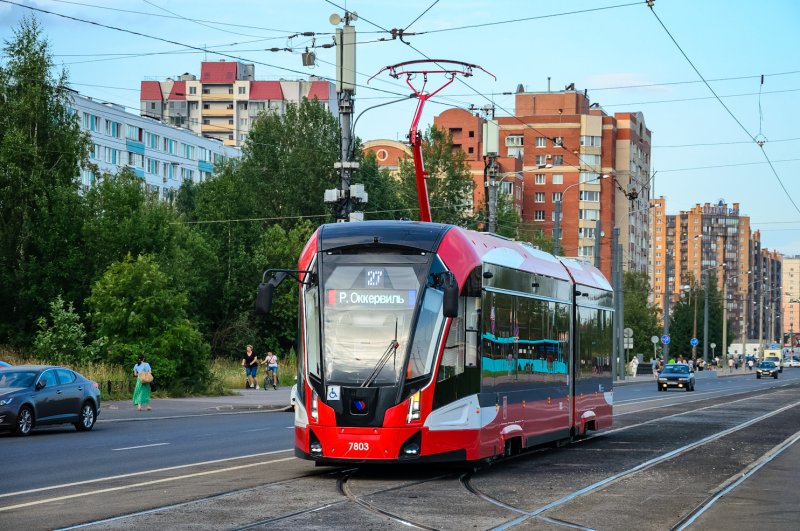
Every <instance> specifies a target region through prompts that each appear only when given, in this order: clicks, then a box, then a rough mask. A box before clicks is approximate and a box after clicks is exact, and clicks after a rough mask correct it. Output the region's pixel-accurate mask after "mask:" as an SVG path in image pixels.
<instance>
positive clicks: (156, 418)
mask: <svg viewBox="0 0 800 531" xmlns="http://www.w3.org/2000/svg"><path fill="white" fill-rule="evenodd" d="M255 413H282V411H281V410H280V409H267V408H264V409H255V410H249V411H224V412H223V411H219V412H217V413H192V414H190V415H169V416H163V417H151V416H150V415H146V416H142V417H132V418H129V419H97V423H98V424H99V423H112V422H144V421H147V420H172V419H188V418H192V417H216V416H218V415H253V414H255Z"/></svg>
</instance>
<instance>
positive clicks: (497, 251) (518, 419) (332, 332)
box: [258, 221, 613, 464]
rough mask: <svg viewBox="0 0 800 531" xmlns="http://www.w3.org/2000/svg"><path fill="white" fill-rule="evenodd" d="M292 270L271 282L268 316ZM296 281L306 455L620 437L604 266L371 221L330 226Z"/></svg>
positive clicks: (415, 452)
mask: <svg viewBox="0 0 800 531" xmlns="http://www.w3.org/2000/svg"><path fill="white" fill-rule="evenodd" d="M267 273H269V271H268V272H267ZM287 273H290V272H286V271H283V272H277V273H275V272H273V277H272V280H271V281H270V282H269V284H262V286H261V288H260V290H259V302H258V306H259V307H260V308H261V309H262V310H263V309H266V308H267V307H268V306H269V302H268V301H269V300H271V294H272V289H274V287H275V285H277V283H279V282H280V280H282V279H283V278H284V277H285V276H286V274H287ZM291 273H293V274H296V275H297V278H298V280H299V281H300V282H301V294H300V330H299V335H300V337H299V341H298V343H299V353H298V378H297V404H296V407H295V453H296V455H297V456H299V457H302V458H305V459H311V460H314V461H316V462H317V463H319V464H343V463H344V464H352V463H364V462H376V463H377V462H394V463H396V462H432V461H435V462H446V461H449V462H468V461H478V460H490V459H493V458H497V457H502V456H504V455H510V454H513V453H516V452H520V451H523V450H525V449H527V448H530V447H532V446H536V445H540V444H543V443H548V442H552V441H560V440H569V439H570V438H575V437H579V436H581V435H583V434H584V433H585V432H586V431H587V430H597V429H601V428H605V427H609V426H611V422H612V402H613V393H612V376H611V348H612V322H613V310H612V307H613V306H612V298H613V294H612V291H611V286H610V285H609V283H608V281H607V280H606V279H605V277H604V276H603V275H602V273H600V271H599V270H597V269H596V268H594V267H592V266H590V265H587V264H585V263H583V262H579V261H577V260H571V259H566V258H556V257H554V256H552V255H550V254H547V253H545V252H542V251H540V250H537V249H535V248H534V247H532V246H529V245H526V244H524V243H520V242H515V241H510V240H507V239H504V238H502V237H498V236H495V235H492V234H486V233H479V232H474V231H468V230H464V229H461V228H459V227H455V226H450V225H442V224H437V223H425V222H411V221H368V222H361V223H338V224H330V225H323V226H321V227H320V228H319V229H318V230H317V231H316V232H315V233H314V235H313V236H312V238H311V239H310V241H309V242H308V244H307V245H306V247H305V249H304V250H303V253H302V255H301V256H300V260H299V271H295V272H291ZM265 275H266V274H265ZM265 301H266V302H265Z"/></svg>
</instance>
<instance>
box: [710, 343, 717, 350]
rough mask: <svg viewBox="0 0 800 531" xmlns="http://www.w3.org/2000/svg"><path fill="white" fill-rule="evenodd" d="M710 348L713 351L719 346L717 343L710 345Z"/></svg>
mask: <svg viewBox="0 0 800 531" xmlns="http://www.w3.org/2000/svg"><path fill="white" fill-rule="evenodd" d="M709 347H711V348H712V349H714V348H717V344H716V343H711V344H710V345H709Z"/></svg>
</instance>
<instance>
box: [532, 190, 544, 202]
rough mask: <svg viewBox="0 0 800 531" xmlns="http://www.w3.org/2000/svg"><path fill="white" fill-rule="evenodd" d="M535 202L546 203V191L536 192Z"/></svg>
mask: <svg viewBox="0 0 800 531" xmlns="http://www.w3.org/2000/svg"><path fill="white" fill-rule="evenodd" d="M534 202H535V203H544V192H536V198H535V199H534Z"/></svg>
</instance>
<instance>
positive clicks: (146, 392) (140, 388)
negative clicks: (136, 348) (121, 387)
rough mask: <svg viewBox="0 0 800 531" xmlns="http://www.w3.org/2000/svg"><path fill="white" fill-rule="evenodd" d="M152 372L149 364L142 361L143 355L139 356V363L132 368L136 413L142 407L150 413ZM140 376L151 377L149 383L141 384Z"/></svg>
mask: <svg viewBox="0 0 800 531" xmlns="http://www.w3.org/2000/svg"><path fill="white" fill-rule="evenodd" d="M152 371H153V369H152V368H150V364H149V363H147V362H146V361H145V359H144V354H139V361H138V362H137V363H136V365H134V366H133V375H134V376H135V377H136V388H134V390H133V404H134V405H135V406H136V411H141V410H142V406H145V407H146V408H147V411H150V382H152V381H153V380H152ZM140 374H149V375H151V379H150V382H146V383H145V382H142V378H141V376H139V375H140Z"/></svg>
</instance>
